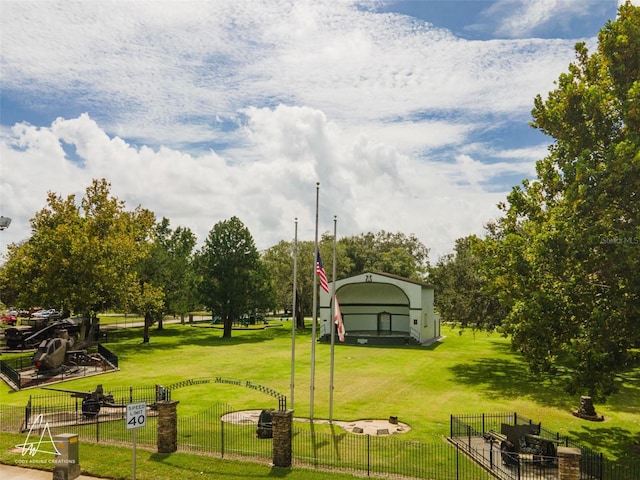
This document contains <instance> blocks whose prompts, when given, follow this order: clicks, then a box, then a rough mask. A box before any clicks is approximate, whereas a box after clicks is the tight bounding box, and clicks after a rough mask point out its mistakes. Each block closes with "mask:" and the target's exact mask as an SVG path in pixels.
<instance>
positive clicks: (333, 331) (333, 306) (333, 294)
mask: <svg viewBox="0 0 640 480" xmlns="http://www.w3.org/2000/svg"><path fill="white" fill-rule="evenodd" d="M337 224H338V217H337V216H336V215H334V216H333V273H332V275H331V280H332V287H331V319H330V320H329V325H330V327H331V367H330V374H329V423H332V422H333V351H334V349H335V346H336V325H335V323H334V318H335V316H336V238H337V237H336V232H337Z"/></svg>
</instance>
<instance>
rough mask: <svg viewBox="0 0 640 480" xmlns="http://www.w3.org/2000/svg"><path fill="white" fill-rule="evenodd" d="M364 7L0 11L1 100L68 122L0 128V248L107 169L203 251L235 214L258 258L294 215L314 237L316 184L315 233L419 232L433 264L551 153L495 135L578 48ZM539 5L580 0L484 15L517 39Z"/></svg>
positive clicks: (225, 4)
mask: <svg viewBox="0 0 640 480" xmlns="http://www.w3.org/2000/svg"><path fill="white" fill-rule="evenodd" d="M370 6H371V4H370V3H368V2H364V3H363V2H360V1H356V0H354V1H348V0H343V1H335V0H302V1H298V2H290V1H288V0H261V1H260V0H255V1H253V0H252V1H251V2H238V1H237V0H217V1H216V2H207V1H204V0H203V1H198V0H196V1H189V2H185V1H168V2H162V3H161V4H158V3H157V2H121V1H117V0H104V1H101V2H81V1H76V2H64V3H60V2H35V1H31V0H24V1H20V2H18V1H10V2H3V5H2V17H1V18H0V36H1V40H2V51H1V52H0V55H1V60H2V75H3V90H4V91H6V92H9V93H10V94H12V93H13V92H16V98H18V102H23V103H24V104H25V105H27V107H28V108H26V109H27V110H31V111H35V112H42V113H43V115H50V114H49V113H48V112H54V114H53V115H55V116H58V115H60V116H63V117H65V118H59V119H57V120H55V121H51V117H47V121H46V122H43V123H42V125H47V126H44V127H43V126H42V125H40V126H38V127H36V126H31V125H27V124H23V123H18V124H16V125H15V126H14V128H13V129H12V130H8V129H5V130H3V132H2V135H1V137H0V155H1V158H2V162H1V163H2V165H1V167H2V176H1V178H0V186H1V187H2V193H1V197H2V198H1V202H2V203H1V205H0V206H1V207H2V211H1V213H2V214H3V215H6V216H10V217H12V218H13V219H14V223H13V224H12V225H11V227H10V229H8V230H6V231H5V232H3V236H2V242H3V244H4V245H6V242H7V241H16V240H20V239H23V238H25V237H26V236H28V234H29V225H28V218H29V217H31V216H32V215H33V214H34V213H35V212H36V211H37V210H39V209H41V208H42V207H43V206H44V204H45V198H46V191H47V190H53V191H55V192H58V193H60V194H62V195H68V194H71V193H74V194H76V195H78V196H81V195H82V194H83V191H84V188H85V187H86V186H87V185H89V183H90V181H91V179H93V178H102V177H105V178H107V179H108V180H109V181H110V182H111V183H112V185H113V193H114V194H115V195H116V196H118V197H119V198H122V199H123V200H126V201H127V204H128V205H129V207H130V208H133V207H134V206H135V205H137V204H138V203H140V204H142V205H143V206H145V207H146V208H150V209H151V210H153V211H154V212H155V213H156V214H157V215H158V216H167V217H169V218H170V219H171V221H172V223H173V224H174V225H183V226H186V227H189V228H191V229H193V230H194V232H195V233H196V234H197V235H198V238H199V239H200V240H201V241H202V240H203V239H204V237H205V236H206V234H207V232H208V230H209V229H210V228H211V227H212V226H213V224H214V223H216V222H217V221H219V220H222V219H225V218H229V217H230V216H232V215H237V216H238V217H239V218H241V219H242V220H243V221H244V222H245V223H246V224H247V226H248V227H249V228H250V230H251V231H252V233H253V234H254V236H255V238H256V242H257V243H258V245H259V246H260V248H266V247H269V246H271V245H273V244H275V243H276V242H277V241H279V240H281V239H289V238H290V237H291V236H292V230H293V229H292V223H293V219H294V218H295V217H298V219H299V222H300V228H301V236H302V237H306V238H307V239H309V238H310V237H311V235H312V234H313V225H312V224H311V222H312V221H313V217H314V205H313V202H314V200H315V183H316V182H317V181H319V182H320V183H321V216H322V218H321V230H322V229H329V228H330V227H331V223H332V218H333V215H334V214H336V215H338V218H339V231H340V233H339V234H340V235H349V234H358V233H362V232H366V231H377V230H379V229H385V230H388V231H403V232H407V233H415V234H417V235H418V236H419V238H420V239H421V240H422V241H423V242H424V243H425V245H427V246H428V247H430V248H432V249H433V255H432V259H434V260H435V259H437V257H438V255H439V254H441V253H445V252H446V251H448V250H449V249H450V248H451V247H452V246H453V241H454V240H455V238H457V237H460V236H464V235H468V234H469V233H481V231H482V224H483V223H485V222H486V221H487V220H488V219H489V218H491V217H493V216H495V215H496V214H497V210H496V207H495V205H496V203H497V202H498V201H499V200H501V199H502V198H503V196H504V192H502V191H496V190H501V188H502V187H501V186H500V185H501V184H500V183H497V184H496V185H498V186H497V187H496V185H491V184H492V182H494V181H496V179H499V178H500V177H501V176H502V175H505V174H511V175H513V176H517V175H523V176H528V175H531V174H532V172H533V165H534V163H535V160H536V159H537V158H540V157H541V156H544V155H545V154H546V152H545V151H544V145H540V146H538V145H534V146H530V145H511V144H510V143H508V142H501V143H500V145H499V146H498V145H497V143H498V142H494V143H492V141H491V138H490V137H491V132H492V131H494V130H496V127H495V124H496V123H501V124H507V123H509V122H511V123H516V124H526V122H527V121H528V120H529V112H530V110H531V106H532V101H533V97H534V96H535V95H536V94H538V93H542V94H544V93H545V92H547V91H548V90H550V89H552V88H553V81H554V80H555V79H556V78H558V75H559V74H560V73H561V72H563V71H565V70H566V68H567V65H568V63H569V62H571V61H573V59H574V52H573V45H574V43H575V39H572V38H569V39H556V40H544V39H528V38H526V39H525V38H520V39H516V40H510V39H502V40H490V41H468V40H464V39H460V38H458V37H456V36H455V35H453V34H452V33H451V32H450V31H448V30H446V29H443V28H438V27H436V26H434V25H432V24H430V23H427V22H421V21H420V20H417V19H411V18H409V17H406V16H400V15H392V14H380V13H376V12H375V11H373V10H372V9H370V8H367V7H370ZM514 6H515V7H519V11H520V13H522V12H524V13H525V19H524V21H523V22H521V23H518V22H519V21H518V20H517V19H516V18H515V17H516V16H515V12H516V11H518V8H516V9H514ZM545 8H549V9H551V11H552V12H554V13H553V14H555V15H557V14H563V15H567V16H570V15H574V16H580V15H582V10H581V9H582V7H581V5H580V3H579V2H577V1H574V0H566V2H560V1H558V2H556V3H554V4H553V5H552V4H550V3H544V2H542V1H541V0H536V1H534V0H532V1H531V2H517V3H514V2H503V1H501V0H500V1H498V2H496V6H495V9H496V10H494V11H495V12H499V13H502V14H504V15H503V16H500V17H499V18H504V28H505V29H506V30H508V31H510V32H512V33H513V34H514V35H515V32H527V31H532V30H535V28H537V27H538V26H540V25H543V24H545V22H547V23H548V22H552V21H553V20H552V19H550V18H548V17H547V16H546V13H545V11H544V9H545ZM506 30H505V31H506ZM505 36H507V37H508V36H511V34H509V35H505ZM515 36H518V35H515ZM81 112H87V114H81ZM496 119H499V121H498V122H496ZM488 132H489V133H488ZM480 136H482V138H479V137H480ZM496 136H497V134H496ZM539 142H543V140H539ZM534 143H535V142H534ZM63 147H64V148H63ZM65 150H66V152H69V151H73V150H75V153H74V154H72V155H70V158H67V156H66V153H65ZM2 250H3V246H2V245H0V251H2Z"/></svg>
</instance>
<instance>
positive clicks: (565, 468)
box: [558, 447, 582, 480]
mask: <svg viewBox="0 0 640 480" xmlns="http://www.w3.org/2000/svg"><path fill="white" fill-rule="evenodd" d="M581 455H582V454H581V452H580V449H579V448H571V447H558V480H580V457H581Z"/></svg>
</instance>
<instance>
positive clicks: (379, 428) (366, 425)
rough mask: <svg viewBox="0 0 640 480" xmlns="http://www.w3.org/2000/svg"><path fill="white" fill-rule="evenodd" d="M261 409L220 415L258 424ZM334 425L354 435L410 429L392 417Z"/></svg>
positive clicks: (225, 419)
mask: <svg viewBox="0 0 640 480" xmlns="http://www.w3.org/2000/svg"><path fill="white" fill-rule="evenodd" d="M261 412H262V410H242V411H238V412H231V413H227V414H226V415H223V416H222V421H223V422H229V423H237V424H255V425H257V424H258V419H259V418H260V413H261ZM293 420H294V421H296V422H307V423H308V422H309V419H308V418H297V417H294V419H293ZM314 422H315V423H329V421H328V420H321V419H315V420H314ZM333 424H334V425H338V426H339V427H341V428H343V429H344V430H346V431H347V432H349V433H353V434H356V435H374V436H375V435H394V434H398V433H407V432H408V431H409V430H411V427H410V426H409V425H407V424H406V423H403V422H398V421H397V420H396V419H394V418H389V419H387V420H375V419H373V420H368V419H365V420H356V421H353V422H345V421H341V420H334V421H333Z"/></svg>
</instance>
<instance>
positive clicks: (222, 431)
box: [220, 420, 224, 458]
mask: <svg viewBox="0 0 640 480" xmlns="http://www.w3.org/2000/svg"><path fill="white" fill-rule="evenodd" d="M220 456H221V457H222V458H224V420H220Z"/></svg>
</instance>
